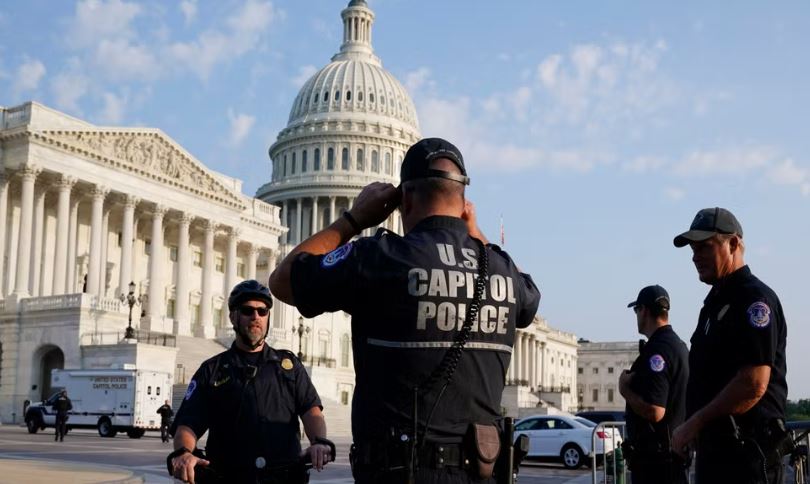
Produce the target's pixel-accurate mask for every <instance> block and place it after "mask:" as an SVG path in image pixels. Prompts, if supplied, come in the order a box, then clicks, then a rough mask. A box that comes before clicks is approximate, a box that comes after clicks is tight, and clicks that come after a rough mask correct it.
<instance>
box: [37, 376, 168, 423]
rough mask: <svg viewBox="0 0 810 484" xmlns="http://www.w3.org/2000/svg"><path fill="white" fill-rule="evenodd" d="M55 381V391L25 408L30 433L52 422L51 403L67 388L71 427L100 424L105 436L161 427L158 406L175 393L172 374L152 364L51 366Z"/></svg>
mask: <svg viewBox="0 0 810 484" xmlns="http://www.w3.org/2000/svg"><path fill="white" fill-rule="evenodd" d="M51 386H52V388H54V389H55V391H56V393H55V394H54V395H52V396H51V397H50V398H48V399H47V400H45V401H44V402H35V403H32V404H31V405H30V406H29V407H28V409H27V410H26V412H25V424H26V426H27V427H28V432H29V433H32V434H34V433H36V432H37V431H39V430H44V429H45V428H48V427H51V428H53V427H54V425H55V423H56V411H55V410H54V409H53V404H54V402H55V401H56V398H57V397H58V396H59V393H58V392H59V391H61V389H63V388H64V389H65V390H67V394H68V398H70V401H71V403H72V404H73V409H72V410H71V411H70V412H69V413H68V421H67V427H68V429H71V428H96V429H98V433H99V435H101V436H102V437H115V435H116V434H117V433H118V432H126V433H127V435H128V436H129V437H130V438H133V439H138V438H140V437H142V436H143V434H144V432H146V431H147V430H160V415H158V414H157V409H158V407H160V406H161V405H163V403H164V401H165V400H169V403H170V404H171V398H172V395H171V393H172V392H171V389H172V376H171V375H170V374H169V373H164V372H158V371H151V370H134V369H129V370H105V369H99V370H53V372H52V373H51Z"/></svg>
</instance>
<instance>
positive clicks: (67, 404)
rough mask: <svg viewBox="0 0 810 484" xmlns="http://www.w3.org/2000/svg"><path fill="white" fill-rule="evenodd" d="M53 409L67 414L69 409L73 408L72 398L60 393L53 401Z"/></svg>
mask: <svg viewBox="0 0 810 484" xmlns="http://www.w3.org/2000/svg"><path fill="white" fill-rule="evenodd" d="M53 409H54V410H56V413H58V414H61V415H67V413H68V412H69V411H71V410H73V403H72V402H71V401H70V398H68V397H66V396H63V395H59V397H58V398H57V399H56V401H55V402H54V403H53Z"/></svg>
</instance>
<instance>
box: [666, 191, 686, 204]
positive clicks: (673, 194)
mask: <svg viewBox="0 0 810 484" xmlns="http://www.w3.org/2000/svg"><path fill="white" fill-rule="evenodd" d="M685 196H686V192H685V191H683V190H681V189H680V188H676V187H666V188H664V197H665V198H666V199H667V200H671V201H673V202H677V201H679V200H682V199H683V197H685Z"/></svg>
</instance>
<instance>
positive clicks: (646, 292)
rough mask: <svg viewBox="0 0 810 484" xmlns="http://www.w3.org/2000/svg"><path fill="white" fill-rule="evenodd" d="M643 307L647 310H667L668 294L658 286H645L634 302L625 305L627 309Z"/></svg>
mask: <svg viewBox="0 0 810 484" xmlns="http://www.w3.org/2000/svg"><path fill="white" fill-rule="evenodd" d="M636 306H644V307H648V308H655V307H658V308H661V309H667V310H668V309H669V294H668V293H667V290H666V289H664V288H663V287H661V286H659V285H658V284H656V285H654V286H647V287H645V288H644V289H642V290H641V291H639V293H638V297H637V298H636V300H635V301H633V302H631V303H630V304H628V305H627V307H628V308H634V307H636Z"/></svg>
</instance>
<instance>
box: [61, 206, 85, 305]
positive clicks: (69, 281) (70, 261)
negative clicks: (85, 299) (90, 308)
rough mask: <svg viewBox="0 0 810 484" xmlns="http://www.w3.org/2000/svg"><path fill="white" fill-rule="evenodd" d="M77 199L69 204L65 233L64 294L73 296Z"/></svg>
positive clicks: (77, 217) (77, 222)
mask: <svg viewBox="0 0 810 484" xmlns="http://www.w3.org/2000/svg"><path fill="white" fill-rule="evenodd" d="M79 203H81V200H80V199H79V197H75V199H74V200H71V203H70V222H69V227H68V233H67V239H68V241H67V268H66V269H67V270H66V272H65V293H66V294H74V293H75V292H76V244H77V241H76V239H77V237H78V231H79V229H78V226H79Z"/></svg>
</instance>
